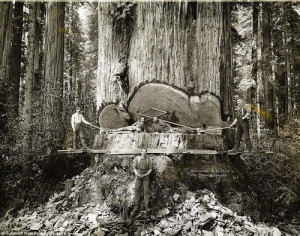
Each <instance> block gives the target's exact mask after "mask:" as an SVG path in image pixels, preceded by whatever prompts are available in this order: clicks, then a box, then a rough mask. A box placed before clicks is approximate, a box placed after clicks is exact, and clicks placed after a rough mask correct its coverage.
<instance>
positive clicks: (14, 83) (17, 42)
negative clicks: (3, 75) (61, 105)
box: [9, 2, 24, 118]
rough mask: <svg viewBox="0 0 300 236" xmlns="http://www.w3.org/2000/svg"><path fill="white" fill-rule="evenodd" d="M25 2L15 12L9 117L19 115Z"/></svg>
mask: <svg viewBox="0 0 300 236" xmlns="http://www.w3.org/2000/svg"><path fill="white" fill-rule="evenodd" d="M23 6H24V3H23V2H16V3H15V8H14V11H13V37H12V49H11V61H10V84H9V85H10V88H9V104H10V108H9V116H10V117H11V118H16V117H18V115H19V89H20V77H21V57H22V52H21V46H22V35H23Z"/></svg>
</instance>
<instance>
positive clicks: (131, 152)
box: [58, 148, 273, 156]
mask: <svg viewBox="0 0 300 236" xmlns="http://www.w3.org/2000/svg"><path fill="white" fill-rule="evenodd" d="M58 153H59V154H80V153H94V154H97V153H103V154H104V153H106V154H109V155H137V154H140V153H141V149H140V148H139V149H110V150H109V149H75V150H74V149H68V150H58ZM147 153H149V154H165V155H168V154H195V155H197V154H198V155H199V154H201V155H216V154H227V155H229V156H236V155H252V154H255V153H265V154H273V152H272V151H260V152H228V151H217V150H208V149H154V148H148V149H147Z"/></svg>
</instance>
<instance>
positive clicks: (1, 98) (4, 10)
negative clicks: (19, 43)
mask: <svg viewBox="0 0 300 236" xmlns="http://www.w3.org/2000/svg"><path fill="white" fill-rule="evenodd" d="M12 13H13V3H12V2H0V110H1V115H0V127H1V128H0V129H1V131H4V130H5V127H6V123H7V115H6V112H7V109H6V106H7V91H8V90H7V85H8V78H9V60H10V55H11V53H10V51H11V35H12Z"/></svg>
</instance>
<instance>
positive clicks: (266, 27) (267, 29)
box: [262, 2, 274, 128]
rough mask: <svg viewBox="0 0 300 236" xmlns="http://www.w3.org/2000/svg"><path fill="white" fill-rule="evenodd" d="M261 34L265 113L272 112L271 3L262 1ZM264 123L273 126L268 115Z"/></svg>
mask: <svg viewBox="0 0 300 236" xmlns="http://www.w3.org/2000/svg"><path fill="white" fill-rule="evenodd" d="M262 24H263V25H262V34H263V48H262V50H263V51H262V56H263V67H262V73H263V74H262V76H263V91H264V93H263V94H264V97H263V104H264V106H263V107H264V110H265V112H267V114H271V113H273V108H274V106H273V93H274V92H273V86H272V85H271V83H270V81H271V74H272V69H271V64H270V60H271V40H272V39H271V4H270V3H265V2H264V3H262ZM264 118H265V121H266V125H267V127H269V128H274V122H273V120H274V119H272V118H271V117H270V116H267V117H264Z"/></svg>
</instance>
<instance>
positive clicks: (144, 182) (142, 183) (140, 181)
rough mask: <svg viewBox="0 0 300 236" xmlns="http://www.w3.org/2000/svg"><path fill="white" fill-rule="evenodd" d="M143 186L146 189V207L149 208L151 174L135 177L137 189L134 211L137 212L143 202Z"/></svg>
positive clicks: (135, 190)
mask: <svg viewBox="0 0 300 236" xmlns="http://www.w3.org/2000/svg"><path fill="white" fill-rule="evenodd" d="M142 188H143V190H144V204H145V208H149V201H150V180H149V176H146V177H143V178H139V177H136V178H135V189H134V194H135V196H134V209H133V212H136V211H137V209H138V206H139V205H140V202H141V191H142Z"/></svg>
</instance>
